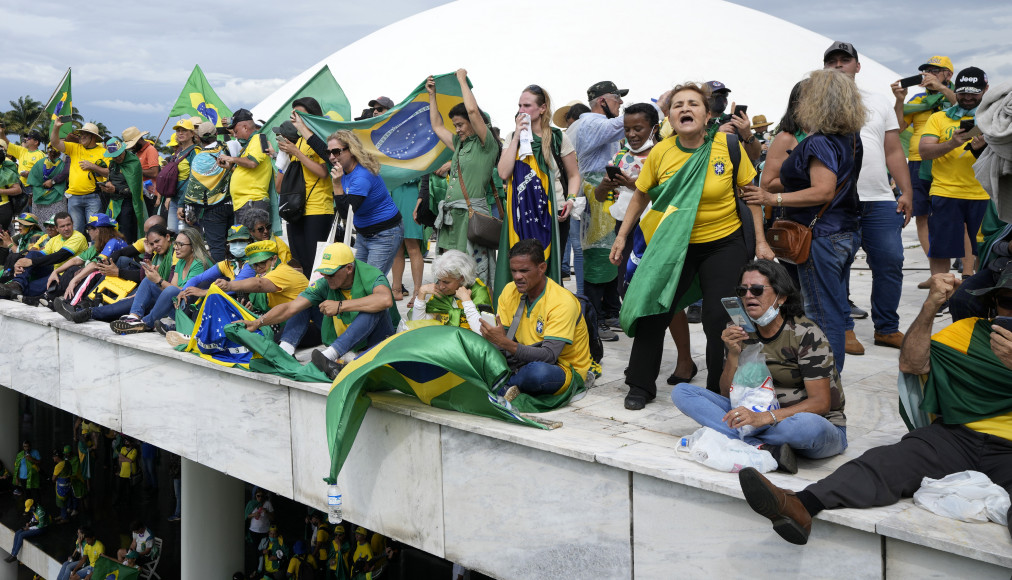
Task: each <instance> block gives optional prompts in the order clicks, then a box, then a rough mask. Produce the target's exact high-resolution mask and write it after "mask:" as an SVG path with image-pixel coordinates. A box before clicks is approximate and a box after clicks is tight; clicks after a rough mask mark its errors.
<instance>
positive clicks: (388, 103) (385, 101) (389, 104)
mask: <svg viewBox="0 0 1012 580" xmlns="http://www.w3.org/2000/svg"><path fill="white" fill-rule="evenodd" d="M369 106H370V107H372V108H376V107H383V108H384V109H386V110H388V111H389V110H390V109H392V108H394V102H393V101H392V100H391V99H390V97H378V98H375V99H373V100H371V101H369Z"/></svg>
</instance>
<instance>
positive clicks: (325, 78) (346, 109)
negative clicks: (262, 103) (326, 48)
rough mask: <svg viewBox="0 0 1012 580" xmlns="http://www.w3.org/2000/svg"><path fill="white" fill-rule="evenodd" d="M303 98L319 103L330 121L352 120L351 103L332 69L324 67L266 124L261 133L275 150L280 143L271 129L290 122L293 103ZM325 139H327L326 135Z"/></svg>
mask: <svg viewBox="0 0 1012 580" xmlns="http://www.w3.org/2000/svg"><path fill="white" fill-rule="evenodd" d="M301 97H313V98H314V99H316V100H317V101H319V103H320V107H321V108H322V109H323V116H324V117H327V118H328V119H332V120H334V121H350V120H351V103H349V102H348V97H347V96H345V94H344V89H342V88H341V85H340V84H338V82H337V79H335V78H334V75H333V73H331V72H330V67H329V66H327V65H323V68H321V69H320V70H319V72H317V73H316V74H315V75H313V77H312V78H310V79H309V80H308V81H306V83H305V84H304V85H302V87H300V88H299V90H297V91H295V93H294V94H292V96H291V97H289V98H288V100H287V101H285V104H284V105H282V106H281V108H279V109H278V110H277V112H275V113H274V114H273V115H271V117H270V118H269V119H267V120H266V121H265V122H264V126H263V128H262V129H261V130H260V131H261V132H262V133H263V134H264V135H266V136H267V140H268V141H270V142H271V145H272V146H273V147H274V148H275V149H277V146H278V141H277V137H276V136H275V135H274V131H271V128H273V127H278V126H280V125H281V123H284V122H285V121H287V120H288V118H289V117H290V116H291V114H292V101H294V100H295V99H298V98H301ZM323 138H324V139H325V138H326V135H324V136H323Z"/></svg>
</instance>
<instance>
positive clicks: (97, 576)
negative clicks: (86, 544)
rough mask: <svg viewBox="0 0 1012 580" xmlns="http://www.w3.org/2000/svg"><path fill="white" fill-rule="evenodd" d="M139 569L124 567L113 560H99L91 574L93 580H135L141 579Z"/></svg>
mask: <svg viewBox="0 0 1012 580" xmlns="http://www.w3.org/2000/svg"><path fill="white" fill-rule="evenodd" d="M140 574H141V571H140V570H138V569H137V568H131V567H129V566H124V565H123V564H120V563H119V562H117V561H116V560H113V559H112V558H99V559H98V562H96V563H95V568H94V569H93V570H92V572H91V578H92V580H134V579H135V578H140Z"/></svg>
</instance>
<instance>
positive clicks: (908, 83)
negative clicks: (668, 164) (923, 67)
mask: <svg viewBox="0 0 1012 580" xmlns="http://www.w3.org/2000/svg"><path fill="white" fill-rule="evenodd" d="M923 81H924V77H923V76H921V75H919V74H917V75H911V76H908V77H906V78H902V79H900V86H901V87H903V88H904V89H909V88H910V87H916V86H917V85H919V84H921V82H923Z"/></svg>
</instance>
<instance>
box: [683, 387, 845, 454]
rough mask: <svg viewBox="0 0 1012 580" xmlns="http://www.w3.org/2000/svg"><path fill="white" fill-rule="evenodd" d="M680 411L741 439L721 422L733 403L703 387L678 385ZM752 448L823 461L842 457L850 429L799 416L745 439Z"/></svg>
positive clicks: (811, 415) (807, 415)
mask: <svg viewBox="0 0 1012 580" xmlns="http://www.w3.org/2000/svg"><path fill="white" fill-rule="evenodd" d="M671 401H672V402H673V403H674V404H675V406H676V407H678V410H679V411H681V412H682V413H685V415H686V416H687V417H690V418H692V419H693V420H694V421H695V422H697V423H699V424H700V425H702V426H704V427H709V428H711V429H713V430H715V431H719V432H720V433H723V434H724V435H726V436H728V437H729V438H731V439H741V437H739V435H738V431H737V430H736V429H732V428H730V427H728V426H727V423H725V422H723V421H722V420H721V419H723V418H724V415H726V414H727V412H728V411H730V410H731V401H730V399H728V398H727V397H724V396H721V395H719V394H717V393H714V392H712V391H708V390H706V389H704V388H702V387H697V386H696V385H691V384H689V383H679V384H677V385H675V388H674V389H672V391H671ZM743 440H744V441H745V443H748V444H749V445H759V444H760V443H766V444H769V445H783V444H785V443H786V444H787V445H790V446H791V449H793V450H794V451H795V453H797V454H798V455H800V456H801V457H808V458H809V459H821V458H823V457H832V456H833V455H838V454H840V453H843V450H844V449H846V448H847V428H846V427H838V426H836V425H834V424H832V423H830V422H829V421H827V420H826V418H825V417H823V416H822V415H816V414H815V413H796V414H794V415H791V416H790V417H788V418H786V419H784V420H782V421H780V422H779V423H777V424H776V425H766V426H764V427H760V428H759V429H757V430H756V431H753V432H752V434H751V435H747V436H745V437H744V439H743Z"/></svg>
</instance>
